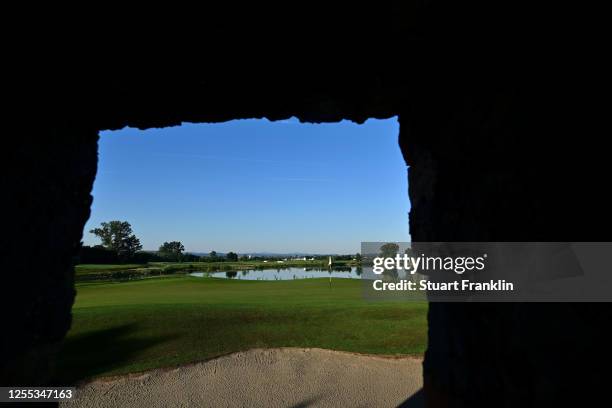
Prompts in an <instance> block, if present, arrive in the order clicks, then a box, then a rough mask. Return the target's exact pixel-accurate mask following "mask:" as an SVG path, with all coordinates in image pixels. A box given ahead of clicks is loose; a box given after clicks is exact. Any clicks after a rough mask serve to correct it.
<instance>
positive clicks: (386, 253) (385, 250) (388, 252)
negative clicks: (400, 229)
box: [380, 242, 399, 258]
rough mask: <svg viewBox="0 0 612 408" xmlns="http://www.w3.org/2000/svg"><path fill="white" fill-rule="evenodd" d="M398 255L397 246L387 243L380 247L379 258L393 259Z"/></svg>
mask: <svg viewBox="0 0 612 408" xmlns="http://www.w3.org/2000/svg"><path fill="white" fill-rule="evenodd" d="M398 253H399V245H397V244H395V243H393V242H388V243H386V244H384V245H383V246H381V247H380V256H382V257H384V258H395V255H397V254H398Z"/></svg>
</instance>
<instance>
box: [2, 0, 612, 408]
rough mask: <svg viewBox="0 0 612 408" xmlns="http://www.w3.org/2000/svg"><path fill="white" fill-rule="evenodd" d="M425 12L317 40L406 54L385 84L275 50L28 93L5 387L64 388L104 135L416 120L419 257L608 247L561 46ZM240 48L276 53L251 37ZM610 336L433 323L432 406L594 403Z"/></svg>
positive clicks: (572, 316)
mask: <svg viewBox="0 0 612 408" xmlns="http://www.w3.org/2000/svg"><path fill="white" fill-rule="evenodd" d="M415 3H416V4H417V5H420V4H421V3H419V2H415ZM423 4H424V6H423V7H420V6H419V7H417V6H414V7H413V6H412V5H407V6H405V7H404V6H397V4H396V5H395V6H393V7H388V8H387V6H382V5H381V6H380V7H373V10H370V8H366V9H364V10H362V11H363V14H360V16H361V19H360V20H358V21H359V22H371V23H372V24H371V25H370V26H368V27H370V28H371V32H372V35H371V36H370V35H364V34H363V33H364V31H363V30H364V28H363V25H360V24H356V25H355V26H354V27H352V28H351V29H353V30H355V31H354V32H358V33H360V34H359V35H355V37H352V36H351V33H352V31H346V32H343V31H342V30H332V31H329V30H327V29H322V30H323V32H322V33H320V34H321V35H320V36H317V37H316V38H312V41H314V42H316V41H319V40H320V39H321V38H327V39H328V40H329V39H331V38H340V39H341V40H339V44H340V45H339V47H338V48H339V49H340V51H338V52H339V53H341V51H342V50H344V49H346V47H349V46H350V49H351V50H353V49H354V50H359V51H360V52H359V53H358V55H363V54H364V53H367V50H368V49H370V48H367V47H374V49H377V46H379V48H385V49H386V48H388V51H389V52H388V53H386V54H384V57H383V55H381V54H378V53H376V55H375V57H374V58H375V60H373V61H370V63H368V64H363V63H361V62H360V61H357V60H350V61H349V60H348V59H343V58H336V59H328V58H323V57H321V58H315V57H312V59H310V60H309V61H308V62H310V64H307V62H304V61H301V62H298V63H295V62H291V63H289V62H287V61H285V60H284V59H283V58H282V57H280V56H276V57H272V55H273V54H275V53H276V52H277V50H275V49H269V48H267V49H266V50H262V53H263V55H259V56H258V59H257V58H254V56H253V54H255V53H253V52H251V53H248V54H246V55H248V57H245V58H246V59H245V60H243V61H238V62H236V61H235V60H232V61H229V60H225V59H224V58H222V57H218V56H216V55H215V54H213V53H212V51H209V52H208V53H206V54H204V53H203V55H199V56H196V57H192V58H191V59H189V61H187V60H185V61H180V64H181V68H182V67H185V68H184V70H179V71H178V72H177V70H168V71H165V70H163V69H160V68H159V67H151V64H152V63H151V61H149V60H147V61H145V60H144V59H140V60H138V63H137V64H128V63H127V62H126V63H124V64H122V61H119V62H117V66H114V67H112V68H109V69H108V70H104V71H102V73H97V71H96V70H95V69H93V68H91V67H87V66H82V65H79V66H78V69H77V71H78V72H75V70H70V69H68V68H69V67H70V64H68V63H66V64H64V65H62V67H65V68H66V70H65V71H62V70H61V69H60V70H58V71H57V72H56V71H53V70H52V68H50V69H49V72H45V73H41V74H40V75H38V76H31V77H29V78H27V80H26V81H25V82H24V83H26V84H27V86H26V85H24V87H23V88H20V89H19V90H18V95H20V96H19V97H16V98H15V105H17V107H18V108H20V112H21V113H22V115H23V118H24V119H22V121H21V122H20V123H19V125H18V126H15V132H14V134H9V135H8V137H9V138H11V143H10V144H9V150H8V151H9V152H10V155H11V158H12V159H13V160H14V163H15V164H14V166H13V167H12V168H10V170H9V171H8V172H7V174H6V177H5V180H6V181H5V188H4V189H3V190H4V192H5V194H6V197H7V198H8V202H9V206H8V212H7V213H6V214H7V215H6V217H7V225H8V229H7V231H6V233H5V237H4V239H3V249H4V250H5V254H6V255H5V257H4V259H3V261H4V265H3V266H4V270H5V276H4V277H3V283H2V295H1V296H2V311H3V315H4V318H3V323H4V328H5V331H4V333H3V336H2V338H1V340H0V341H1V344H2V347H1V355H0V358H1V360H0V361H1V362H2V363H1V368H0V383H1V384H3V385H4V384H15V385H23V384H30V383H32V384H34V383H41V384H42V383H48V382H49V381H50V377H49V373H50V372H51V365H52V362H53V357H52V356H53V352H54V349H55V347H56V345H57V344H58V343H59V342H60V341H61V340H62V338H63V337H64V335H65V333H66V332H67V330H68V328H69V327H70V308H71V305H72V303H73V300H74V287H73V274H74V273H73V270H72V267H71V261H72V257H73V256H74V255H75V254H76V252H77V251H78V247H79V242H80V240H81V236H82V229H83V226H84V224H85V222H86V220H87V217H88V216H89V207H90V204H91V196H90V192H91V188H92V184H93V180H94V177H95V172H96V146H97V132H98V131H99V130H102V129H117V128H121V127H123V126H134V127H139V128H148V127H163V126H172V125H177V124H179V123H180V122H182V121H189V122H218V121H227V120H230V119H238V118H254V117H267V118H269V119H284V118H288V117H290V116H297V117H298V118H300V119H301V120H303V121H312V122H324V121H338V120H341V119H350V120H354V121H356V122H363V121H364V120H366V119H367V118H369V117H373V118H388V117H391V116H395V115H398V116H399V120H400V137H399V142H400V146H401V149H402V152H403V153H404V157H405V158H406V162H407V164H408V166H409V190H410V191H409V194H410V199H411V203H412V210H411V213H410V231H411V234H412V239H413V240H414V241H487V240H490V241H538V240H541V241H580V240H583V241H595V240H606V239H608V237H609V229H608V225H607V224H608V221H607V220H608V218H609V217H606V216H605V212H606V211H609V208H610V207H609V206H608V204H609V202H607V199H605V198H603V196H600V194H599V191H601V190H602V188H603V185H604V184H606V182H605V180H600V178H601V177H602V175H603V174H605V172H603V171H602V170H603V169H605V164H606V158H605V157H601V155H598V154H597V150H598V145H597V142H595V141H594V139H592V138H590V137H589V135H583V134H582V133H580V131H579V129H580V125H581V124H580V123H578V122H580V119H578V114H579V110H578V109H577V108H576V110H572V109H573V108H569V109H568V105H567V103H568V102H567V101H569V100H572V98H573V97H574V96H576V95H575V94H574V91H573V90H572V89H571V86H570V85H569V83H568V82H563V81H560V78H561V77H562V75H561V74H560V73H557V75H555V74H554V72H556V71H555V69H557V68H558V66H557V65H556V62H555V60H554V58H553V57H551V55H550V54H551V53H552V52H553V51H551V48H552V49H553V50H554V45H551V44H550V43H548V45H549V47H547V48H546V49H545V50H544V51H542V48H541V47H540V45H541V44H540V43H539V42H538V41H536V40H537V39H538V38H540V37H532V36H531V34H530V33H523V35H520V36H519V35H518V34H517V30H519V29H520V27H523V26H521V24H520V23H518V22H517V21H516V20H513V22H511V23H508V22H506V19H502V18H501V16H502V15H504V13H506V11H507V10H505V9H502V8H501V7H499V8H496V9H495V10H489V9H486V10H485V11H487V12H490V13H489V14H488V15H487V17H486V18H485V19H481V18H479V17H478V16H479V15H481V14H478V13H474V12H475V11H476V9H477V7H467V6H465V5H464V4H462V3H460V2H448V3H447V2H423ZM489 8H491V6H489ZM415 10H416V11H415ZM341 11H342V10H336V12H337V13H338V15H342V12H341ZM520 11H522V10H520ZM320 12H321V14H325V15H327V13H328V11H320ZM261 15H262V16H263V13H262V14H261ZM313 15H314V16H316V15H317V12H314V14H313ZM332 20H333V19H332ZM389 21H392V22H393V23H392V24H389V23H388V22H389ZM404 22H405V24H404ZM316 23H317V22H316V20H314V21H312V24H310V25H309V26H315V27H316V26H317V24H316ZM325 27H327V26H325ZM517 27H519V28H517ZM326 30H327V31H326ZM296 32H297V31H296ZM240 33H242V34H243V37H244V38H245V39H244V41H245V42H247V38H248V39H250V41H251V42H252V43H257V39H253V38H252V35H253V32H252V31H249V30H247V29H246V28H245V29H244V31H240ZM208 35H210V33H209V32H206V33H204V32H202V33H200V36H199V37H198V38H205V37H206V38H212V37H207V36H208ZM177 41H178V42H179V43H180V42H181V41H183V44H185V45H187V44H186V41H187V40H186V39H185V38H182V39H177ZM262 41H264V40H262ZM330 41H331V40H330ZM260 44H261V46H262V48H265V44H266V42H265V41H264V42H262V43H260ZM361 45H364V47H366V48H364V47H360V46H361ZM194 47H195V44H194ZM200 49H201V48H197V47H195V48H193V49H192V50H200ZM564 51H567V50H564ZM100 52H102V51H100ZM481 54H483V55H484V56H485V57H486V58H485V59H484V60H483V61H482V62H481V59H480V58H477V56H479V55H480V56H482V55H481ZM104 57H106V55H104V56H103V57H102V58H104ZM463 61H467V62H465V64H462V62H463ZM305 64H307V66H306V65H305ZM563 78H565V79H567V77H563ZM24 101H25V102H24ZM573 103H574V104H575V103H576V100H575V99H574V100H573ZM578 103H579V102H578ZM570 111H571V112H572V113H573V115H571V114H570ZM398 222H403V221H402V220H398ZM41 260H44V265H45V267H40V261H41ZM610 317H612V316H611V308H610V307H609V305H607V304H605V305H604V304H602V305H597V304H593V305H591V304H443V303H437V304H432V305H431V307H430V312H429V347H428V350H427V354H426V358H425V363H424V367H425V389H424V397H425V400H426V401H427V402H428V404H430V406H470V407H472V406H531V405H539V404H541V405H545V406H552V405H566V404H567V403H568V402H570V401H580V400H581V399H583V398H585V392H589V395H591V394H592V393H593V392H595V391H597V390H602V389H603V388H600V384H601V381H602V380H603V379H604V378H605V377H604V378H602V377H598V376H596V375H595V374H596V372H595V371H591V370H588V369H587V365H586V364H587V363H593V362H598V363H599V364H600V365H601V366H602V367H604V364H605V363H606V362H607V361H608V360H609V357H608V352H607V348H606V346H607V344H606V341H607V339H608V338H609V337H607V336H606V335H604V333H603V330H604V329H605V328H607V326H608V325H609V322H610Z"/></svg>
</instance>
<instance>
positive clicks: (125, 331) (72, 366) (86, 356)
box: [54, 324, 174, 385]
mask: <svg viewBox="0 0 612 408" xmlns="http://www.w3.org/2000/svg"><path fill="white" fill-rule="evenodd" d="M137 332H138V325H136V324H128V325H122V326H117V327H113V328H109V329H104V330H98V331H95V332H92V333H85V334H81V335H77V336H74V337H71V338H68V339H67V340H66V341H65V342H64V344H63V345H62V348H61V350H60V352H59V355H58V358H57V367H56V370H55V371H56V376H55V378H56V381H54V382H55V383H57V384H62V385H68V384H70V385H72V384H76V383H78V382H80V381H83V380H86V379H89V378H91V377H94V376H96V375H99V374H102V373H104V372H108V371H109V370H113V369H116V368H120V367H122V366H123V364H124V363H125V362H126V361H129V360H131V359H132V358H133V357H134V356H135V355H137V354H139V353H141V352H142V351H143V350H145V349H147V348H149V347H152V346H155V345H157V344H160V343H163V342H165V341H168V340H171V339H173V338H174V337H173V336H162V337H150V338H143V337H138V338H135V337H131V335H132V334H134V333H137Z"/></svg>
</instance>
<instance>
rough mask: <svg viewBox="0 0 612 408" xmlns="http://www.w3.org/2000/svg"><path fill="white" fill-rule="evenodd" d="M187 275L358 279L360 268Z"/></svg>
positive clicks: (262, 270)
mask: <svg viewBox="0 0 612 408" xmlns="http://www.w3.org/2000/svg"><path fill="white" fill-rule="evenodd" d="M189 275H191V276H196V277H199V278H201V277H209V278H223V279H242V280H293V279H311V278H329V277H330V276H331V277H332V278H345V279H359V278H360V277H361V270H360V268H355V267H352V268H349V267H346V268H335V269H331V270H328V269H319V268H294V267H291V268H274V269H272V268H270V269H244V270H239V271H223V272H221V271H218V272H198V271H196V272H192V273H190V274H189Z"/></svg>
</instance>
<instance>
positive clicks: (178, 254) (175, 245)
mask: <svg viewBox="0 0 612 408" xmlns="http://www.w3.org/2000/svg"><path fill="white" fill-rule="evenodd" d="M184 250H185V247H184V246H183V244H182V243H181V242H180V241H170V242H164V243H163V244H162V246H160V247H159V251H158V252H159V255H160V256H162V257H164V258H168V259H172V260H175V261H180V260H181V259H182V255H183V251H184Z"/></svg>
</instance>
